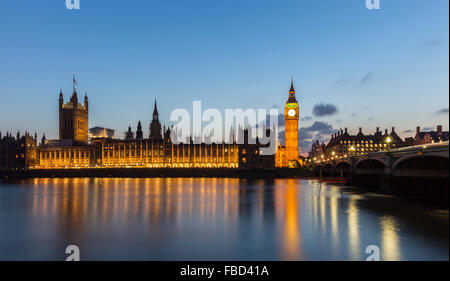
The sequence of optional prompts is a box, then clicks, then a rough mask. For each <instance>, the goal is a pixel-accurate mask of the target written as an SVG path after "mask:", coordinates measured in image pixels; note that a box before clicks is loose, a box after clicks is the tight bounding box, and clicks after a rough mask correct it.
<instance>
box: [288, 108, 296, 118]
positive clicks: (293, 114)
mask: <svg viewBox="0 0 450 281" xmlns="http://www.w3.org/2000/svg"><path fill="white" fill-rule="evenodd" d="M288 115H289V116H291V117H294V116H295V109H290V110H289V111H288Z"/></svg>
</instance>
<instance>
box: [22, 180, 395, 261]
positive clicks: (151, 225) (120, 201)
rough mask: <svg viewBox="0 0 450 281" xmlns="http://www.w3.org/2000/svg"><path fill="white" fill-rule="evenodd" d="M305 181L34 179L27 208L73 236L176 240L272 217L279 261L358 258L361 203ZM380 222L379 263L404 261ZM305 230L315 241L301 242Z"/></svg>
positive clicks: (261, 223)
mask: <svg viewBox="0 0 450 281" xmlns="http://www.w3.org/2000/svg"><path fill="white" fill-rule="evenodd" d="M303 182H305V185H304V186H303V185H301V183H302V181H300V180H297V179H282V180H281V179H280V180H275V181H273V182H271V183H269V184H268V183H267V182H265V181H262V180H261V181H254V182H251V183H249V182H247V181H245V180H240V179H232V178H224V179H218V178H213V179H205V178H188V179H185V178H145V179H142V178H139V179H137V178H136V179H133V178H125V179H119V178H102V179H88V178H74V179H33V180H31V181H30V182H29V183H30V184H31V186H32V197H31V198H32V200H30V209H31V210H32V212H33V214H34V216H35V217H37V216H40V217H48V218H51V221H50V222H49V227H55V230H56V231H58V230H59V231H61V232H63V234H67V233H69V236H71V237H79V236H77V235H81V236H83V234H84V233H83V229H84V228H100V229H102V228H108V227H109V229H108V230H110V229H111V225H112V227H113V229H126V228H127V227H129V226H130V227H131V225H132V224H133V223H134V225H132V226H134V227H136V225H137V226H138V227H140V228H146V227H147V228H148V230H147V231H149V232H150V233H152V234H153V233H155V232H156V233H157V232H158V231H159V230H160V228H161V225H164V224H167V223H169V224H170V223H173V224H174V225H175V228H176V232H177V233H178V234H179V235H182V234H183V232H184V231H185V227H186V225H187V224H188V225H194V226H198V228H199V229H198V230H197V229H196V231H199V233H203V232H206V233H208V234H209V233H213V234H214V233H216V234H217V232H214V230H216V229H220V230H221V231H222V232H225V233H226V235H229V236H228V238H229V239H230V241H235V240H238V239H240V238H239V233H238V231H239V230H242V228H241V229H240V227H239V221H240V220H242V219H245V218H246V217H250V218H251V219H252V221H251V224H252V226H253V227H255V226H256V227H257V230H256V232H263V231H265V230H266V229H265V228H264V227H265V225H267V223H268V222H267V221H269V223H272V222H271V221H270V220H272V216H271V212H273V214H274V218H275V220H274V222H273V223H274V228H275V229H274V232H275V233H277V234H278V235H276V237H275V238H274V239H275V243H276V249H277V251H278V258H279V259H283V260H302V259H305V258H308V256H307V255H306V254H305V250H306V249H308V250H309V251H314V250H315V249H311V248H312V247H325V246H323V245H328V247H329V248H330V247H331V249H328V251H330V252H331V253H332V255H334V256H333V257H334V258H336V257H339V256H346V253H348V254H349V257H348V258H349V259H352V260H363V259H364V256H363V253H364V249H365V247H366V246H368V245H363V242H361V235H362V234H361V232H360V231H362V229H361V226H360V220H362V219H363V218H361V217H360V216H361V213H360V209H359V208H360V207H359V206H358V204H357V202H358V200H359V199H360V198H359V197H358V196H352V195H350V196H348V197H347V198H345V199H342V195H339V193H337V192H335V189H332V188H330V187H329V186H328V187H327V185H323V186H322V184H321V183H318V182H312V181H309V182H306V181H303ZM306 183H307V184H306ZM272 199H273V201H272ZM342 200H343V201H342ZM268 214H269V215H268ZM378 222H379V231H380V232H379V233H380V237H381V240H380V244H381V245H380V249H381V251H382V259H383V260H399V259H401V255H400V246H399V240H400V239H399V234H398V231H399V230H398V226H397V224H398V223H397V221H396V219H395V218H394V217H391V216H382V217H381V218H380V219H379V221H378ZM244 229H245V227H244ZM305 233H307V234H308V235H307V238H308V239H313V241H312V242H314V243H316V244H313V243H312V242H309V240H308V242H307V241H304V239H305V238H304V237H305ZM340 233H341V235H340ZM161 235H164V233H161ZM257 235H261V234H260V233H257ZM374 236H376V234H375V235H374ZM311 237H312V238H311ZM233 239H235V240H233ZM219 243H220V241H219ZM235 243H238V242H235ZM264 243H266V241H265V242H264ZM267 243H271V241H267ZM364 243H365V242H364ZM342 245H345V246H348V249H345V248H344V246H342ZM261 247H264V245H261ZM322 250H323V249H322ZM339 251H344V252H345V254H343V253H340V252H339ZM325 259H326V258H325ZM330 259H331V258H330Z"/></svg>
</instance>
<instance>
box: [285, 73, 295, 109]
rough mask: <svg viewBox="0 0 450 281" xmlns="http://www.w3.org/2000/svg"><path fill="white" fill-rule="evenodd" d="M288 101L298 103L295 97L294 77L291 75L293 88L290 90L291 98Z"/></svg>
mask: <svg viewBox="0 0 450 281" xmlns="http://www.w3.org/2000/svg"><path fill="white" fill-rule="evenodd" d="M287 103H297V99H296V98H295V89H294V78H293V77H291V89H290V90H289V99H288V101H287Z"/></svg>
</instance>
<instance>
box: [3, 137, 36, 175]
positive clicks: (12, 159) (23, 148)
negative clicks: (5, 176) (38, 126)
mask: <svg viewBox="0 0 450 281" xmlns="http://www.w3.org/2000/svg"><path fill="white" fill-rule="evenodd" d="M37 164H38V155H37V135H36V134H35V135H34V137H33V136H32V135H30V134H29V133H28V132H26V133H25V135H23V136H21V135H20V133H19V132H17V135H16V137H13V136H12V135H11V134H10V133H6V136H3V137H2V134H1V132H0V170H23V169H25V168H27V167H30V166H35V165H37Z"/></svg>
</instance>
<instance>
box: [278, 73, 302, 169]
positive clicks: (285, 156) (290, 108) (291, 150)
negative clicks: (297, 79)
mask: <svg viewBox="0 0 450 281" xmlns="http://www.w3.org/2000/svg"><path fill="white" fill-rule="evenodd" d="M298 119H299V107H298V102H297V99H296V98H295V89H294V81H292V82H291V89H290V90H289V98H288V100H287V102H286V105H285V107H284V124H285V125H284V126H285V130H284V139H285V145H284V146H279V147H278V149H277V152H276V155H275V159H276V160H275V161H276V167H280V168H286V167H291V168H292V167H297V166H299V165H301V164H302V163H301V162H302V161H300V158H299V150H298Z"/></svg>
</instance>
